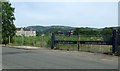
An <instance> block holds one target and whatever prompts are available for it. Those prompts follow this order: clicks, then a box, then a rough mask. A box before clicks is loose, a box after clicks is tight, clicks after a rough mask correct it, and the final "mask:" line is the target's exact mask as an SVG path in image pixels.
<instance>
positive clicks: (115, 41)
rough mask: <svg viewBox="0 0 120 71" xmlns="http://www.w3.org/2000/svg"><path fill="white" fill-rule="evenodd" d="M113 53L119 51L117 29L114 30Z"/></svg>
mask: <svg viewBox="0 0 120 71" xmlns="http://www.w3.org/2000/svg"><path fill="white" fill-rule="evenodd" d="M112 47H113V49H112V53H116V51H117V30H113V43H112Z"/></svg>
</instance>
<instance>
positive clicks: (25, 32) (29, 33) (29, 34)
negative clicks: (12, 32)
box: [16, 27, 36, 37]
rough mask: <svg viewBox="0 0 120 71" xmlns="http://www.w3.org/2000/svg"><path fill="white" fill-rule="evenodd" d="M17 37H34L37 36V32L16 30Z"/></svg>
mask: <svg viewBox="0 0 120 71" xmlns="http://www.w3.org/2000/svg"><path fill="white" fill-rule="evenodd" d="M16 35H17V36H22V35H24V36H26V37H32V36H36V31H34V30H33V29H32V28H25V27H24V28H17V30H16Z"/></svg>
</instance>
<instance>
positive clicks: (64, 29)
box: [28, 26, 75, 34]
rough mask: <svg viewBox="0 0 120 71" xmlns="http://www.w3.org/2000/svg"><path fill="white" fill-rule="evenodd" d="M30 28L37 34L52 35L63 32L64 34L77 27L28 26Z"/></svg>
mask: <svg viewBox="0 0 120 71" xmlns="http://www.w3.org/2000/svg"><path fill="white" fill-rule="evenodd" d="M28 27H29V28H32V29H34V30H35V31H36V32H37V33H41V32H42V33H45V34H47V33H51V32H53V31H61V32H63V33H65V32H68V31H71V30H74V29H75V27H69V26H28Z"/></svg>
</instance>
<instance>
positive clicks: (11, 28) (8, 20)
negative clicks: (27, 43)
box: [2, 2, 16, 44]
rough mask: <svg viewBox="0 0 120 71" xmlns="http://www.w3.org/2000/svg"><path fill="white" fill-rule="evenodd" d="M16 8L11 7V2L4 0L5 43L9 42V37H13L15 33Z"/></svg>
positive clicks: (3, 34) (3, 24) (3, 28)
mask: <svg viewBox="0 0 120 71" xmlns="http://www.w3.org/2000/svg"><path fill="white" fill-rule="evenodd" d="M14 10H15V8H13V7H11V3H9V2H2V39H3V42H2V43H3V44H7V43H8V37H9V36H10V38H11V39H12V38H13V36H14V35H15V30H16V27H15V25H14V24H13V22H14V20H15V17H14Z"/></svg>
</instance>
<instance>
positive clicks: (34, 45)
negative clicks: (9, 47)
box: [33, 35, 35, 46]
mask: <svg viewBox="0 0 120 71" xmlns="http://www.w3.org/2000/svg"><path fill="white" fill-rule="evenodd" d="M33 46H35V35H33Z"/></svg>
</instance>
